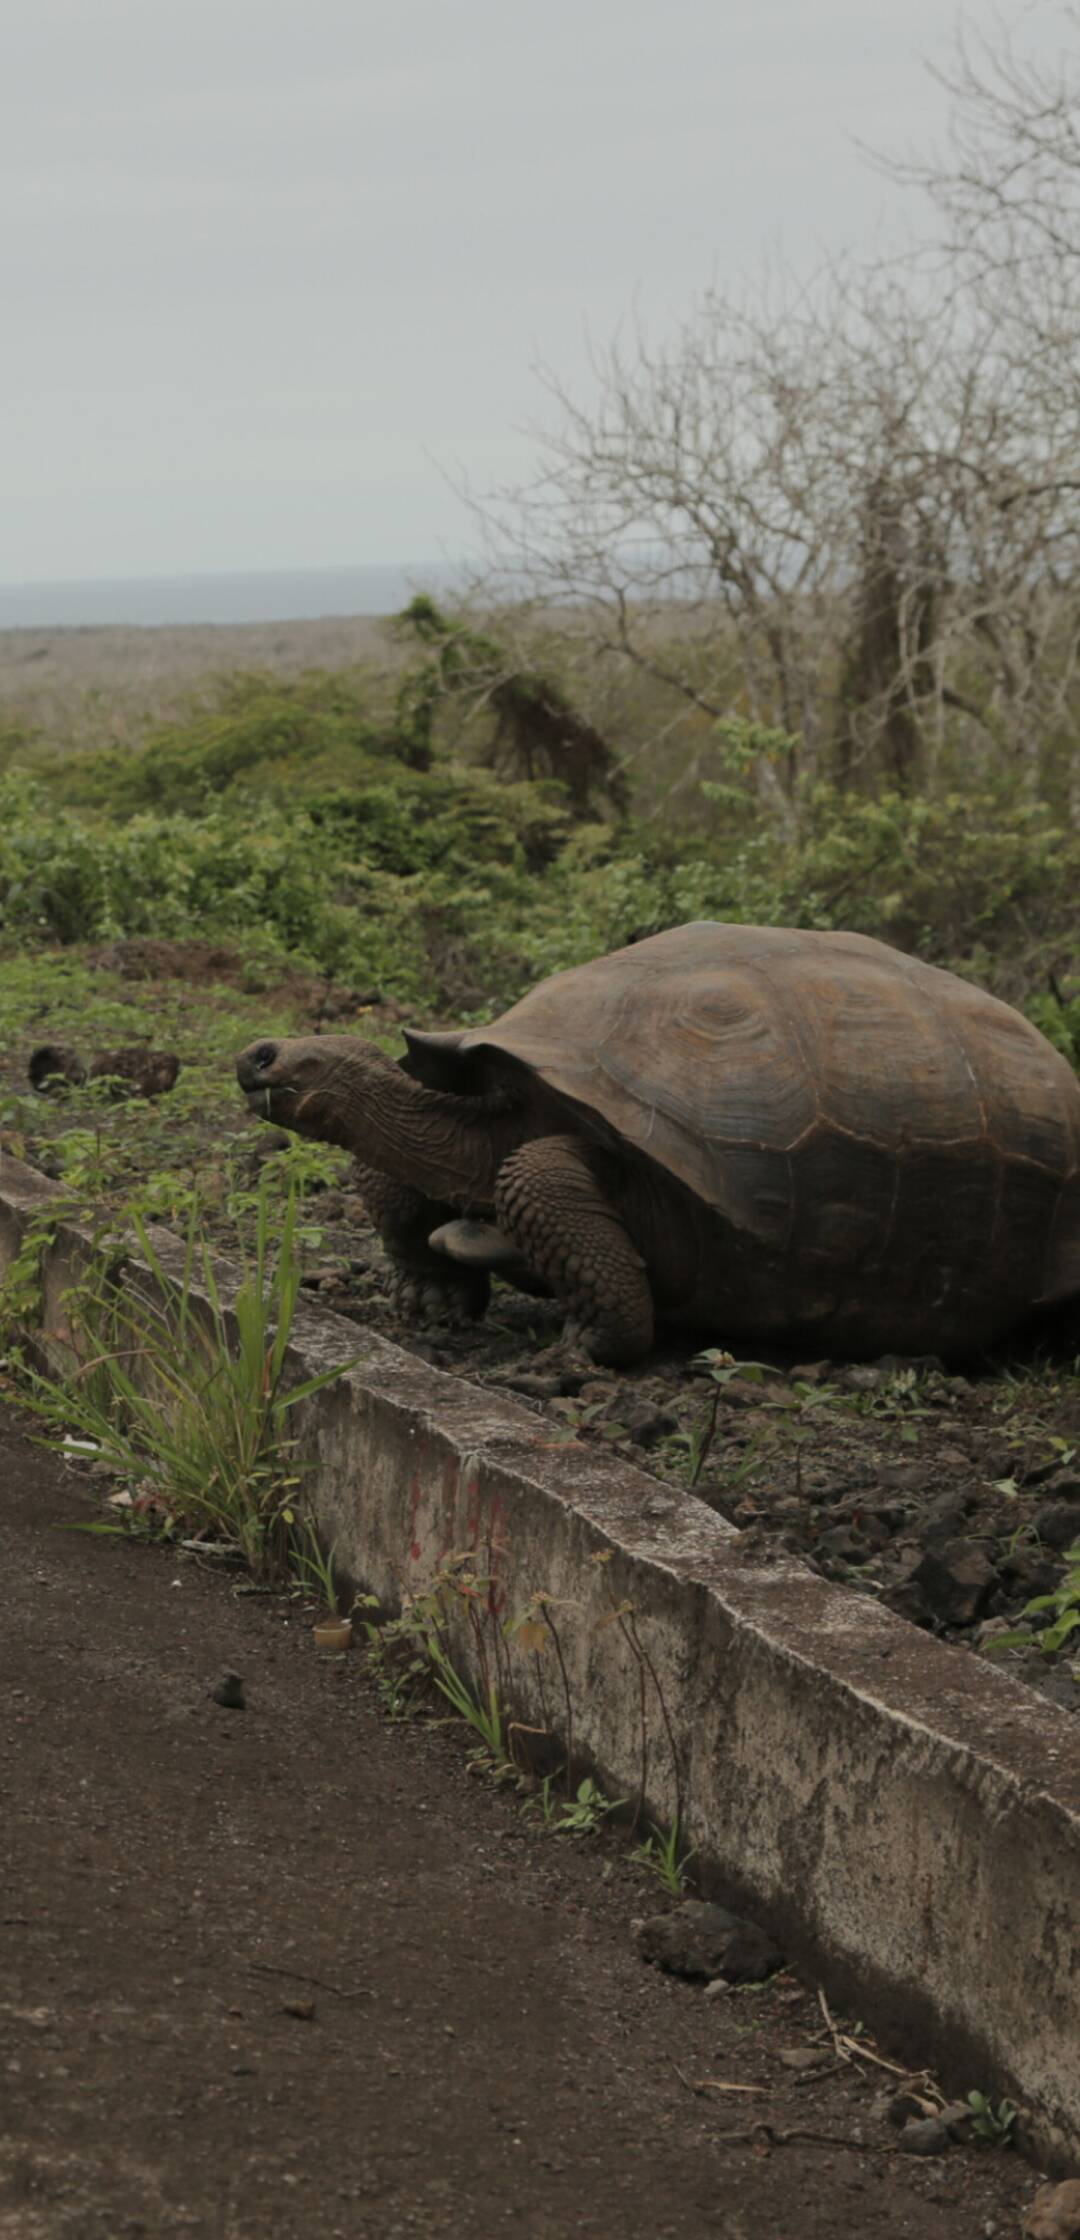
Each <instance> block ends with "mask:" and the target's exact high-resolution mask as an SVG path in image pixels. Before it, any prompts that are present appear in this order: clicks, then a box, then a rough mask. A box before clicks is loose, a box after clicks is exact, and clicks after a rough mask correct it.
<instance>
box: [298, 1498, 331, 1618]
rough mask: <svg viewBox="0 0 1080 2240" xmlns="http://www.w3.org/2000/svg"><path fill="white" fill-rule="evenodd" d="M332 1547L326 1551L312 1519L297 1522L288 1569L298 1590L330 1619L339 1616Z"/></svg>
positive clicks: (305, 1518)
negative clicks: (309, 1597)
mask: <svg viewBox="0 0 1080 2240" xmlns="http://www.w3.org/2000/svg"><path fill="white" fill-rule="evenodd" d="M335 1554H336V1548H335V1546H334V1545H333V1544H331V1546H330V1547H329V1548H324V1547H323V1544H322V1541H321V1540H320V1538H319V1535H318V1533H317V1532H316V1530H315V1526H314V1524H313V1523H312V1521H311V1518H310V1517H304V1518H303V1519H301V1520H298V1522H297V1524H296V1525H295V1526H294V1528H293V1534H292V1540H291V1543H290V1547H289V1568H290V1570H291V1572H292V1575H293V1578H294V1579H295V1581H296V1584H297V1586H298V1587H300V1588H301V1590H302V1591H303V1592H304V1593H305V1594H309V1595H313V1596H314V1597H315V1598H316V1599H317V1600H318V1601H319V1602H320V1603H321V1605H322V1607H323V1609H324V1610H325V1611H326V1613H327V1615H328V1617H331V1618H336V1617H337V1615H338V1589H337V1580H336V1578H335V1576H334V1556H335Z"/></svg>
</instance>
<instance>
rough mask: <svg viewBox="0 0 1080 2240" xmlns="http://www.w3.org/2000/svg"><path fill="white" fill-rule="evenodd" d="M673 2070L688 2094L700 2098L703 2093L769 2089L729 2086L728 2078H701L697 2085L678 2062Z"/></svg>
mask: <svg viewBox="0 0 1080 2240" xmlns="http://www.w3.org/2000/svg"><path fill="white" fill-rule="evenodd" d="M672 2068H673V2069H674V2071H675V2074H676V2076H677V2077H678V2080H679V2083H680V2084H682V2085H685V2086H686V2089H687V2091H688V2092H694V2093H697V2095H698V2096H699V2098H700V2095H701V2094H702V2093H703V2092H767V2091H768V2089H769V2088H768V2086H767V2085H764V2084H729V2083H728V2081H727V2079H726V2077H701V2078H699V2080H698V2082H697V2083H696V2084H695V2083H694V2080H693V2078H692V2077H688V2076H685V2075H684V2074H683V2071H682V2070H681V2069H680V2068H679V2065H678V2063H677V2062H675V2061H673V2062H672Z"/></svg>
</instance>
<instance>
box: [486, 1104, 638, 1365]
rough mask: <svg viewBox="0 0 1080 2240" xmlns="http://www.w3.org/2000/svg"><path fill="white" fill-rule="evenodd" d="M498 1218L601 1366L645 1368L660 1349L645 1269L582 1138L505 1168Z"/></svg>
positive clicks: (531, 1148)
mask: <svg viewBox="0 0 1080 2240" xmlns="http://www.w3.org/2000/svg"><path fill="white" fill-rule="evenodd" d="M495 1218H496V1220H497V1222H498V1225H499V1228H500V1229H501V1230H502V1231H503V1233H504V1234H505V1235H506V1236H508V1237H510V1238H512V1240H513V1242H514V1244H515V1245H516V1246H517V1248H518V1250H519V1251H520V1252H521V1254H522V1256H523V1257H524V1259H525V1260H526V1261H527V1262H528V1265H529V1267H530V1268H531V1269H533V1270H534V1272H535V1274H536V1275H537V1276H539V1277H540V1279H541V1281H542V1282H543V1283H544V1284H545V1285H547V1286H548V1288H549V1289H550V1290H551V1291H553V1292H554V1294H555V1296H556V1298H557V1299H561V1300H562V1301H563V1303H564V1305H565V1306H566V1309H567V1312H568V1314H569V1315H570V1317H571V1318H572V1320H573V1322H574V1323H576V1324H577V1325H578V1326H579V1327H578V1330H577V1333H576V1334H577V1335H578V1336H579V1337H580V1340H581V1343H582V1344H583V1345H584V1346H585V1348H586V1350H587V1351H588V1352H589V1353H591V1354H592V1356H593V1359H594V1360H595V1361H603V1362H607V1363H610V1364H611V1366H612V1367H618V1366H619V1365H621V1364H622V1363H624V1362H629V1361H637V1360H638V1359H639V1357H640V1356H641V1355H642V1354H643V1353H648V1351H649V1348H650V1346H651V1345H652V1342H653V1300H652V1291H651V1289H650V1285H649V1278H648V1275H647V1273H646V1270H645V1262H644V1261H643V1259H642V1257H641V1254H640V1252H639V1251H638V1250H637V1247H636V1245H635V1244H634V1243H633V1241H632V1239H631V1237H630V1235H629V1233H628V1231H627V1229H626V1226H625V1224H624V1222H623V1220H622V1218H621V1216H620V1214H619V1213H618V1211H617V1209H616V1207H615V1206H614V1205H612V1203H611V1201H610V1200H609V1199H608V1198H607V1197H606V1196H605V1195H604V1191H603V1189H602V1188H601V1185H600V1183H599V1182H598V1181H597V1179H596V1176H595V1174H594V1173H593V1170H592V1167H591V1166H590V1164H589V1160H588V1157H587V1155H586V1153H585V1152H584V1150H583V1149H582V1146H581V1144H580V1143H579V1142H578V1140H577V1138H576V1137H574V1136H539V1137H537V1138H536V1139H535V1141H534V1142H532V1143H526V1144H523V1145H522V1146H521V1148H520V1150H518V1151H513V1152H511V1154H510V1157H509V1158H508V1159H505V1160H504V1161H503V1164H502V1166H501V1167H500V1169H499V1175H498V1180H497V1182H496V1184H495Z"/></svg>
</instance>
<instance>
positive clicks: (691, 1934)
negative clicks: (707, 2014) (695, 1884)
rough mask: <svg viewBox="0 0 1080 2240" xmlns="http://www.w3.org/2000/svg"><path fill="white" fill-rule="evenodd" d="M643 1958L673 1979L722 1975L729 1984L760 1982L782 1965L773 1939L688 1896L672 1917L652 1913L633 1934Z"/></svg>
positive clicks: (723, 1909)
mask: <svg viewBox="0 0 1080 2240" xmlns="http://www.w3.org/2000/svg"><path fill="white" fill-rule="evenodd" d="M635 1937H636V1942H637V1948H638V1951H639V1952H640V1954H641V1957H642V1959H643V1960H651V1961H653V1962H654V1963H655V1964H656V1966H657V1967H659V1968H664V1969H665V1970H666V1971H667V1973H668V1974H669V1975H674V1976H705V1977H706V1978H707V1979H708V1980H709V1981H710V1982H711V1981H712V1979H713V1978H714V1977H716V1976H723V1977H724V1979H725V1981H726V1982H728V1983H760V1982H761V1980H762V1978H763V1977H764V1976H771V1975H772V1974H774V1972H775V1970H776V1969H777V1968H779V1967H782V1965H783V1954H782V1952H781V1951H780V1948H779V1946H778V1945H775V1944H774V1943H773V1941H772V1938H771V1937H769V1936H766V1934H765V1931H764V1930H763V1929H758V1928H756V1927H755V1925H754V1923H753V1922H752V1921H743V1920H741V1919H740V1918H739V1916H738V1914H735V1913H729V1912H728V1910H727V1908H726V1906H712V1905H706V1904H705V1903H704V1902H703V1901H702V1900H701V1899H700V1898H687V1899H686V1900H685V1901H684V1903H683V1904H682V1905H681V1906H676V1907H675V1908H674V1911H673V1912H671V1913H654V1914H653V1915H651V1917H650V1918H649V1920H648V1921H642V1922H640V1923H639V1925H638V1927H637V1930H636V1932H635Z"/></svg>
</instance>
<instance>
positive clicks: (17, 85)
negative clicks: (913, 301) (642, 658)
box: [0, 0, 1060, 582]
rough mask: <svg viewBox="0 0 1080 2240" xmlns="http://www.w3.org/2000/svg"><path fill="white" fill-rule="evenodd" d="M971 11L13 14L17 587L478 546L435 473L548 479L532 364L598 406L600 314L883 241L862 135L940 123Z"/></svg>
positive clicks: (674, 311)
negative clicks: (534, 424) (937, 80)
mask: <svg viewBox="0 0 1080 2240" xmlns="http://www.w3.org/2000/svg"><path fill="white" fill-rule="evenodd" d="M1036 13H1037V14H1038V11H1036ZM967 14H968V18H969V20H970V21H972V22H973V23H975V24H976V25H980V24H981V25H983V26H984V27H987V28H989V27H990V26H991V25H992V23H993V21H994V10H993V7H992V5H991V4H990V0H972V5H971V6H969V8H968V10H967ZM1055 20H1056V21H1058V22H1060V18H1056V19H1055ZM949 28H950V14H949V10H948V7H947V6H946V5H942V0H903V4H902V5H900V6H897V5H896V4H895V0H741V4H740V0H528V4H525V0H7V7H6V9H5V12H4V39H3V51H4V73H3V77H4V83H3V86H2V88H0V175H2V200H0V307H2V311H0V316H2V321H3V327H2V333H3V353H2V362H3V384H2V386H3V399H2V409H0V581H7V582H14V581H24V582H25V581H30V580H34V579H49V578H65V579H71V578H79V577H95V576H137V575H143V574H147V575H157V574H178V573H184V572H189V571H191V572H194V571H201V570H204V569H205V570H214V571H217V570H223V569H233V568H235V569H248V568H292V567H303V566H346V565H352V564H358V563H367V562H381V561H423V560H425V559H435V558H437V557H438V556H439V554H440V553H441V552H444V553H448V554H451V555H452V554H454V553H456V552H458V551H460V550H461V549H462V548H463V547H465V546H466V545H467V544H468V541H469V524H468V520H467V517H466V516H465V514H464V513H463V511H462V509H461V507H460V505H459V502H458V501H457V499H456V498H455V497H454V495H453V493H452V491H451V490H450V489H449V488H448V486H447V483H446V481H445V479H444V476H443V474H441V473H440V467H442V468H444V469H446V470H448V471H449V472H450V473H456V472H457V471H458V470H462V471H464V472H465V473H466V474H467V475H468V476H469V477H470V478H471V479H472V480H473V481H474V482H477V483H481V484H482V483H484V482H485V481H487V480H491V479H499V478H501V477H506V476H508V475H515V474H516V473H518V472H519V471H521V470H522V469H524V468H525V467H526V465H527V462H528V456H529V446H528V440H527V437H526V436H525V435H524V434H523V433H522V432H521V431H522V430H523V429H524V428H525V427H526V426H527V424H528V423H529V421H530V420H534V419H535V418H536V417H537V416H538V414H539V413H541V412H542V410H543V397H542V395H541V392H540V390H539V388H538V385H537V382H536V379H535V375H534V373H533V371H532V368H533V365H534V363H535V361H536V359H537V358H538V357H539V358H543V359H545V360H547V361H548V362H549V363H550V364H551V365H553V366H554V367H556V368H557V369H558V370H559V372H560V373H561V374H562V375H563V376H564V377H566V378H567V379H568V380H569V381H570V382H571V384H572V385H576V386H577V387H578V388H579V389H580V390H581V391H582V392H583V393H584V392H585V391H586V389H587V383H588V374H587V366H586V351H585V341H584V337H585V333H586V329H588V330H591V332H592V333H593V334H594V335H595V336H596V337H597V338H598V339H604V338H607V337H608V336H609V335H610V334H611V332H612V330H613V329H614V328H615V326H616V325H617V323H618V322H619V320H620V318H623V317H625V315H626V313H627V312H628V310H629V309H631V308H632V306H633V305H634V304H635V303H636V304H637V305H638V307H639V308H640V310H641V312H642V314H643V316H644V317H645V318H646V320H647V321H648V323H649V325H650V327H651V328H653V329H656V328H662V327H663V325H664V323H665V322H666V321H669V320H674V319H675V318H677V317H678V316H679V314H680V313H682V312H684V311H685V310H686V308H687V307H688V305H689V303H690V300H691V298H692V297H693V296H694V295H695V293H696V292H698V291H699V290H700V289H701V288H702V287H703V286H705V285H706V284H708V282H709V281H710V280H712V279H716V280H717V281H718V282H719V283H720V284H722V285H728V284H730V285H737V284H738V283H739V281H740V280H741V279H743V278H745V277H746V276H748V275H750V274H752V273H753V271H754V269H755V268H756V267H757V266H758V265H759V263H760V261H761V258H762V255H763V253H765V252H766V251H767V250H769V249H770V247H772V248H775V247H777V245H779V246H780V247H781V248H782V250H783V252H784V254H785V256H786V258H787V259H788V261H790V262H792V263H793V264H795V265H796V267H799V266H805V265H809V264H810V263H812V262H814V261H817V260H818V259H819V258H820V256H821V254H822V252H823V251H825V250H833V249H836V248H839V247H840V246H842V245H843V244H844V243H851V242H853V243H855V244H856V245H862V246H865V247H869V246H870V245H871V243H872V241H873V239H874V233H875V227H877V226H879V225H880V223H881V221H882V219H883V218H885V219H886V220H887V218H888V213H889V212H890V211H891V210H895V208H896V206H897V200H898V197H897V194H896V191H895V190H893V189H891V188H890V187H889V186H888V185H887V184H885V183H884V182H883V181H882V180H881V179H880V178H879V177H878V176H876V175H875V174H874V173H873V172H872V171H870V170H869V169H868V168H867V167H866V165H865V164H864V163H863V162H862V160H861V159H860V157H859V155H858V153H857V152H856V150H855V148H854V146H853V145H852V141H853V137H854V136H855V135H861V136H862V137H863V138H864V139H866V140H869V141H871V142H873V143H877V144H880V145H882V146H891V147H898V146H900V147H902V146H905V145H916V144H921V145H923V146H926V145H927V144H928V143H929V142H930V141H932V140H933V139H934V137H935V135H936V134H938V133H939V132H940V127H941V122H942V117H943V113H944V112H943V102H942V97H941V95H940V93H939V92H938V90H937V89H936V88H935V86H934V85H933V83H932V82H931V80H930V79H929V77H928V75H927V72H926V70H925V67H924V58H926V57H928V56H929V57H936V58H937V59H938V60H939V61H941V60H945V59H946V58H947V53H948V45H949ZM1025 43H1027V42H1025Z"/></svg>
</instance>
